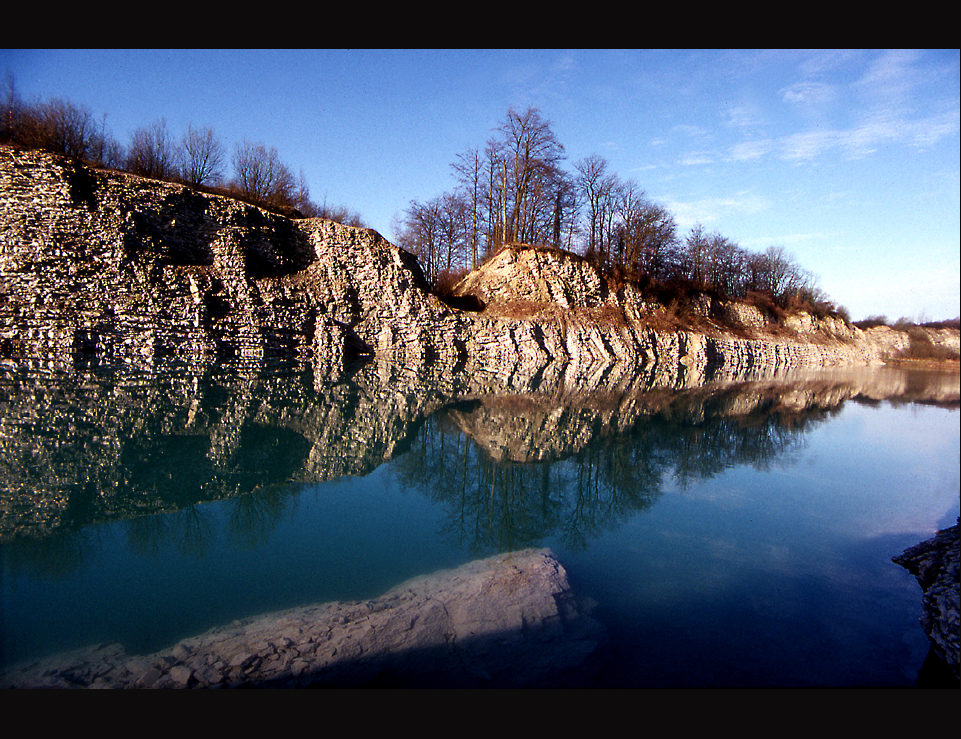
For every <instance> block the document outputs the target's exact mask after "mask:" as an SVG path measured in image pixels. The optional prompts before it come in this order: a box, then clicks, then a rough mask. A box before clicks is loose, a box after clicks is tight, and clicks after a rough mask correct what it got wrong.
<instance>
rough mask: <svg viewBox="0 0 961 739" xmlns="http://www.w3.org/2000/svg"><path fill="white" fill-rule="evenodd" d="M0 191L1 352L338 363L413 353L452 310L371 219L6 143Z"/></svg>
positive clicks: (57, 357)
mask: <svg viewBox="0 0 961 739" xmlns="http://www.w3.org/2000/svg"><path fill="white" fill-rule="evenodd" d="M0 198H2V199H0V210H2V213H3V216H2V219H0V280H2V282H0V355H6V356H10V357H28V358H39V359H44V360H52V361H66V362H71V361H76V359H77V358H78V357H84V358H87V359H89V358H91V357H93V358H96V360H97V361H99V362H104V363H123V362H134V363H144V362H146V363H152V362H154V361H157V360H160V359H163V358H167V357H182V358H189V359H191V360H197V359H204V358H215V357H249V358H262V357H269V356H298V357H303V358H310V359H312V360H316V361H318V362H320V363H321V364H323V365H325V366H333V367H336V366H341V365H343V363H344V362H345V361H349V360H350V359H351V358H353V357H356V356H359V355H365V354H371V353H373V352H374V351H376V352H378V353H380V354H383V355H392V356H409V355H411V354H413V355H415V356H417V357H423V356H425V355H426V354H428V353H429V352H430V350H431V348H432V347H433V344H434V338H433V337H436V336H444V335H445V332H444V330H443V329H444V328H445V327H446V325H447V324H448V323H451V316H450V312H449V311H446V310H444V308H443V306H442V305H441V304H440V303H439V302H438V301H437V300H436V299H435V298H433V296H431V295H430V294H429V293H428V292H427V291H426V290H425V289H424V287H423V277H422V275H421V273H420V270H419V268H418V266H417V264H416V261H415V260H414V259H413V258H412V257H411V255H410V254H408V253H406V252H404V251H403V250H401V249H398V248H397V247H395V246H393V245H391V244H389V243H387V242H386V241H385V240H384V239H383V238H382V237H381V236H380V235H379V234H377V233H375V232H372V231H368V230H364V229H354V228H348V227H345V226H341V225H338V224H335V223H332V222H327V221H319V220H310V221H292V220H290V219H287V218H284V217H281V216H277V215H273V214H270V213H267V212H265V211H263V210H261V209H259V208H255V207H253V206H250V205H246V204H244V203H240V202H237V201H234V200H231V199H229V198H223V197H218V196H213V195H201V194H199V193H196V192H194V191H191V190H189V189H187V188H184V187H181V186H178V185H173V184H168V183H162V182H156V181H153V180H146V179H142V178H138V177H133V176H130V175H124V174H117V173H108V172H101V171H94V170H90V169H87V168H85V167H83V166H81V165H79V164H76V163H74V162H72V161H70V160H66V159H63V158H59V157H54V156H50V155H47V154H42V153H36V152H21V151H16V150H12V149H10V148H8V147H0ZM439 322H440V323H441V324H443V325H438V323H439ZM445 322H446V323H445Z"/></svg>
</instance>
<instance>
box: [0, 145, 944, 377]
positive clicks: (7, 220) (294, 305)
mask: <svg viewBox="0 0 961 739" xmlns="http://www.w3.org/2000/svg"><path fill="white" fill-rule="evenodd" d="M456 291H457V295H458V297H459V298H461V299H462V300H461V305H465V304H470V305H473V306H474V307H475V308H479V307H481V306H483V310H479V311H477V310H458V309H455V308H452V307H451V306H450V305H447V304H445V303H442V302H441V301H440V300H438V299H437V298H436V297H435V296H434V295H432V294H431V293H430V291H429V290H428V289H427V285H426V281H425V279H424V276H423V274H422V272H421V269H420V266H419V264H418V262H417V260H416V259H415V257H414V256H413V255H412V254H410V253H409V252H407V251H405V250H403V249H400V248H398V247H397V246H394V245H393V244H391V243H389V242H388V241H387V240H386V239H384V238H383V237H382V236H381V235H380V234H378V233H376V232H374V231H371V230H368V229H358V228H351V227H348V226H342V225H340V224H336V223H332V222H330V221H324V220H321V219H293V220H292V219H289V218H285V217H283V216H280V215H276V214H273V213H268V212H266V211H264V210H261V209H259V208H256V207H254V206H251V205H248V204H246V203H242V202H239V201H236V200H232V199H230V198H226V197H221V196H217V195H209V194H203V193H199V192H196V191H193V190H191V189H189V188H186V187H183V186H181V185H177V184H172V183H165V182H158V181H154V180H148V179H144V178H140V177H135V176H132V175H128V174H123V173H117V172H108V171H100V170H93V169H90V168H87V167H85V166H83V165H81V164H79V163H77V162H74V161H72V160H70V159H67V158H64V157H58V156H54V155H50V154H45V153H41V152H28V151H19V150H15V149H12V148H10V147H7V146H0V358H2V357H7V358H11V359H16V360H17V361H39V362H54V363H57V362H60V363H90V362H97V363H101V364H105V363H106V364H116V363H128V364H139V365H146V366H154V365H156V364H157V363H160V362H163V361H167V360H169V359H170V358H171V357H173V358H180V359H183V360H185V361H191V362H196V361H211V360H215V359H216V360H220V359H224V358H243V359H263V358H270V357H289V358H300V359H308V360H310V361H311V362H313V363H314V364H315V365H316V366H318V367H322V368H324V369H325V370H326V371H330V372H336V371H340V370H342V369H343V368H344V366H345V365H346V364H349V363H350V362H351V361H352V360H353V359H355V358H357V357H377V358H378V359H385V360H390V361H395V362H397V363H400V364H404V365H411V364H430V363H434V364H439V365H441V366H443V367H445V368H447V369H449V370H463V371H466V372H487V373H490V374H493V375H496V376H500V377H513V376H516V375H518V374H520V375H525V374H526V375H528V376H535V375H545V376H551V375H554V376H556V375H558V374H560V373H563V374H565V375H566V376H568V377H573V378H575V381H578V382H581V381H585V380H589V379H590V378H591V377H593V376H594V375H596V374H597V373H598V372H605V371H607V369H606V368H607V367H608V366H609V365H610V364H612V363H617V364H619V365H622V366H623V369H624V371H635V370H637V369H639V368H644V369H646V370H647V371H650V372H654V373H657V374H659V375H661V376H663V377H664V378H675V379H676V378H681V381H682V382H697V381H702V380H704V379H710V377H711V376H712V374H713V373H714V372H716V371H718V370H719V369H721V370H724V371H729V370H731V371H738V372H750V371H756V370H758V369H777V370H780V369H786V368H801V367H822V366H834V365H840V364H852V363H853V364H864V363H868V362H872V361H877V360H878V359H879V357H881V356H883V355H884V354H885V353H890V352H893V351H897V350H898V349H899V348H903V346H901V345H902V344H906V342H907V339H906V337H905V335H904V334H903V333H902V332H895V333H894V334H889V333H885V332H880V331H875V332H873V333H870V334H869V333H868V332H862V331H859V330H858V329H855V328H854V327H852V326H850V325H849V324H847V323H846V322H844V321H842V320H840V319H834V318H825V319H816V318H815V317H813V316H807V315H802V316H794V317H793V318H792V323H791V324H790V325H789V326H786V327H784V331H782V332H781V333H780V334H779V335H774V334H771V333H764V332H763V331H758V330H756V329H761V328H763V327H764V326H766V325H767V323H768V320H767V318H765V317H764V316H763V315H760V314H759V313H758V312H757V311H756V310H755V311H752V310H750V309H748V308H743V309H741V308H737V307H734V306H731V305H713V303H712V301H711V299H707V298H705V301H702V302H704V303H705V305H703V306H700V308H698V310H700V311H701V313H703V315H702V318H703V319H704V321H703V324H704V327H705V328H704V331H702V332H692V331H690V330H682V329H676V328H670V325H671V324H670V322H668V323H667V324H664V322H663V320H661V319H659V318H658V316H660V315H661V314H663V312H664V310H665V307H664V306H658V305H656V304H651V303H650V302H649V301H647V300H646V299H645V298H644V297H643V296H642V295H641V294H640V292H639V291H638V289H637V288H636V287H634V286H632V285H630V284H626V285H621V286H618V287H616V288H615V287H612V286H611V285H610V284H609V283H608V281H607V280H605V279H604V278H602V276H601V275H600V274H599V273H598V271H597V270H596V269H595V268H594V267H593V266H592V265H591V264H590V263H589V262H587V261H585V260H583V259H581V258H580V257H577V256H576V255H574V254H570V253H567V252H561V251H558V250H552V249H545V248H533V247H524V246H518V247H510V248H507V249H505V250H503V251H502V252H501V253H500V254H498V255H496V256H495V257H494V258H492V259H491V260H490V261H488V262H487V263H485V264H484V265H483V266H482V267H481V268H479V269H478V270H477V271H475V272H474V273H472V274H471V275H469V276H468V277H467V278H466V279H465V280H464V282H463V283H462V284H461V285H459V286H458V287H457V289H456ZM714 302H716V301H714ZM715 314H718V315H722V314H724V315H728V316H729V317H730V318H732V319H733V323H734V324H735V325H737V326H740V327H741V328H742V329H743V330H742V331H740V333H738V334H737V335H735V334H733V333H731V332H730V331H728V330H725V329H723V328H721V327H720V325H717V324H714V323H713V322H712V321H711V317H712V316H714V315H715ZM651 319H657V320H655V321H653V323H652V322H651ZM652 325H663V326H666V327H662V328H658V329H657V330H655V329H654V328H652V327H651V326H652ZM956 336H957V332H956V331H955V332H954V334H953V335H952V337H954V338H953V340H954V342H955V345H956V344H957V339H956ZM949 338H950V337H949ZM932 339H933V340H936V343H937V342H940V341H941V340H942V337H941V336H940V334H938V335H934V334H932Z"/></svg>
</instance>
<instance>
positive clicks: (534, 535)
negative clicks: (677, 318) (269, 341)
mask: <svg viewBox="0 0 961 739" xmlns="http://www.w3.org/2000/svg"><path fill="white" fill-rule="evenodd" d="M0 406H2V411H3V413H2V419H3V420H2V427H0V431H2V434H0V439H2V442H0V443H2V447H0V464H2V467H0V495H2V506H3V507H2V526H0V553H2V554H0V559H2V567H3V571H2V581H0V598H2V600H0V615H2V620H0V629H2V633H0V648H2V649H0V661H2V663H4V664H10V663H14V662H18V661H20V660H23V659H28V658H33V657H36V656H40V655H43V654H46V653H51V652H57V651H61V650H66V649H73V648H77V647H81V646H85V645H88V644H91V643H95V642H101V641H117V642H120V643H122V644H123V645H124V647H125V648H126V649H127V651H128V652H130V653H134V654H139V653H144V652H149V651H156V650H160V649H162V648H164V647H165V646H168V645H171V644H173V643H175V642H176V641H177V640H178V639H181V638H183V637H185V636H189V635H191V634H195V633H199V632H201V631H204V630H206V629H209V628H212V627H214V626H217V625H220V624H224V623H227V622H230V621H231V620H233V619H237V618H242V617H247V616H250V615H254V614H259V613H265V612H269V611H275V610H279V609H283V608H289V607H293V606H297V605H302V604H307V603H320V602H327V601H333V600H350V599H365V598H374V597H377V596H378V595H380V594H382V593H384V592H385V591H387V590H388V589H390V588H391V587H393V586H395V585H397V584H398V583H401V582H403V581H405V580H407V579H409V578H412V577H415V576H418V575H421V574H425V573H430V572H434V571H436V570H439V569H444V568H449V567H455V566H457V565H460V564H463V563H466V562H469V561H471V560H474V559H480V558H483V557H486V556H489V555H491V554H496V553H504V552H510V551H516V550H520V549H525V548H528V547H548V548H550V549H551V550H552V551H553V552H554V553H555V554H556V555H557V557H558V559H559V560H560V562H561V563H562V564H563V566H564V567H565V568H566V569H567V571H568V575H569V577H570V581H571V585H572V587H573V590H574V591H575V593H576V594H577V595H578V596H579V597H580V598H582V599H584V601H585V602H590V603H593V604H594V610H593V615H594V617H595V618H596V619H598V620H599V621H600V622H601V623H602V624H603V625H604V626H605V628H606V629H607V631H608V633H609V636H610V639H609V641H608V644H607V645H606V646H605V647H603V648H602V649H601V650H600V651H599V652H598V653H597V654H596V655H595V656H594V657H593V658H592V660H591V662H590V664H589V666H588V667H587V668H585V674H584V683H585V684H587V685H598V686H624V687H656V686H680V687H703V686H769V685H784V686H807V685H813V686H848V685H861V686H864V685H868V686H874V685H878V686H898V685H905V686H907V685H914V684H916V682H917V680H918V674H919V671H920V669H921V667H922V665H923V663H924V660H925V658H926V656H927V652H928V646H927V640H926V637H925V636H924V634H923V633H922V631H921V628H920V625H919V624H918V617H919V616H920V610H921V591H920V588H919V586H918V585H917V582H916V580H915V579H914V578H913V577H912V576H911V575H909V574H908V573H907V572H906V571H905V570H904V569H903V568H901V567H899V566H897V565H895V564H893V563H892V562H891V557H893V556H895V555H897V554H899V553H900V552H901V551H902V550H903V549H904V548H906V547H908V546H911V545H912V544H915V543H917V542H918V541H920V540H922V539H925V538H928V537H929V536H931V535H932V534H933V533H934V532H935V530H936V529H937V528H943V527H946V526H949V525H951V524H953V523H955V520H956V518H957V516H958V499H959V480H958V478H959V475H958V469H959V456H958V448H959V439H958V436H959V433H958V431H959V415H958V376H957V374H956V373H954V374H950V373H947V374H945V373H935V372H926V373H917V372H907V371H902V370H894V369H889V368H876V369H870V370H867V369H860V370H851V371H834V372H828V371H822V372H818V373H806V374H804V375H798V374H795V375H791V376H786V377H767V378H759V379H758V380H757V381H751V382H749V381H723V382H715V383H711V384H707V385H696V386H691V387H684V386H677V387H665V386H653V385H650V384H649V383H645V382H643V378H640V380H638V381H637V382H636V383H635V384H633V385H629V386H627V387H625V386H624V385H623V384H620V385H618V386H616V387H605V386H594V387H592V388H590V389H589V391H583V392H577V391H573V390H570V389H565V388H558V387H549V386H534V385H523V384H521V385H520V386H518V384H517V383H515V384H514V385H513V386H511V384H510V383H509V382H508V383H500V384H496V383H494V384H488V385H485V384H484V383H483V382H481V381H480V380H479V379H478V378H473V379H471V378H450V377H447V376H445V375H443V374H442V373H441V374H427V375H424V374H418V373H416V372H408V371H400V370H397V369H396V368H394V369H390V368H384V367H364V368H359V369H358V370H357V371H356V372H355V373H353V374H350V375H348V376H346V377H336V378H327V377H323V376H318V375H315V374H314V372H313V371H312V369H311V368H310V367H308V366H303V365H296V364H282V365H277V366H271V367H268V368H257V369H256V370H254V369H250V368H243V367H231V366H223V367H213V368H204V369H202V370H199V369H198V370H191V371H184V370H183V368H177V369H176V371H173V370H172V371H170V372H164V371H155V372H137V371H133V370H116V369H104V370H98V369H95V368H94V369H90V368H87V369H81V370H69V371H67V370H64V371H62V372H54V371H46V370H45V371H39V370H24V369H7V370H5V371H4V374H3V376H2V378H0Z"/></svg>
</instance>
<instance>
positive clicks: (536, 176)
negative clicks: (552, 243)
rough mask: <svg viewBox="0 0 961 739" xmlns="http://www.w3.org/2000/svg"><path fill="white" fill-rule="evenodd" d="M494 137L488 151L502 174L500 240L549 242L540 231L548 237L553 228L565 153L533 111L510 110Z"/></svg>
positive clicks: (539, 116)
mask: <svg viewBox="0 0 961 739" xmlns="http://www.w3.org/2000/svg"><path fill="white" fill-rule="evenodd" d="M497 133H498V136H499V137H498V138H497V139H496V140H495V141H494V145H493V147H492V148H493V150H494V151H496V153H497V155H498V160H499V162H500V169H501V172H500V174H501V183H502V187H503V200H502V202H501V205H502V232H503V238H504V240H505V241H512V242H534V241H537V240H541V241H546V240H548V238H549V236H545V234H544V231H543V229H544V227H545V224H546V226H547V228H548V233H549V229H550V224H551V223H552V215H553V207H554V197H553V196H554V192H555V190H556V187H555V183H556V182H557V180H558V179H559V177H560V174H561V173H560V168H559V165H560V162H561V160H562V159H563V158H564V147H563V146H561V144H560V143H559V142H558V141H557V138H556V137H555V136H554V132H553V131H552V130H551V126H550V123H549V122H548V121H547V120H545V119H544V118H542V117H541V114H540V112H539V111H538V110H537V109H535V108H528V109H527V110H526V111H523V112H518V111H516V110H514V109H513V108H512V109H510V110H509V111H508V114H507V118H506V120H505V121H504V122H503V123H501V125H500V126H499V127H498V129H497ZM539 236H540V237H542V238H540V239H538V237H539Z"/></svg>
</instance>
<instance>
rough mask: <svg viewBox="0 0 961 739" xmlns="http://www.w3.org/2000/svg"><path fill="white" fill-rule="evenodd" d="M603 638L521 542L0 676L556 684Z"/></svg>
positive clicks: (124, 684)
mask: <svg viewBox="0 0 961 739" xmlns="http://www.w3.org/2000/svg"><path fill="white" fill-rule="evenodd" d="M602 638H603V634H602V632H601V630H600V628H599V626H598V624H597V623H596V622H595V621H594V620H593V619H591V617H590V616H589V615H587V614H586V613H585V612H584V611H583V610H582V609H581V606H580V605H579V604H578V603H577V601H576V600H575V598H574V596H573V594H572V592H571V590H570V586H569V584H568V581H567V574H566V572H565V571H564V568H563V567H562V566H561V565H560V563H559V562H558V561H557V560H556V559H555V558H554V557H553V555H552V554H551V553H550V552H548V551H546V550H527V551H523V552H514V553H512V554H509V555H500V556H497V557H493V558H490V559H486V560H480V561H477V562H471V563H469V564H467V565H464V566H463V567H460V568H458V569H456V570H449V571H443V572H438V573H434V574H432V575H427V576H424V577H419V578H416V579H414V580H411V581H409V582H406V583H404V584H402V585H400V586H398V587H397V588H395V589H393V590H391V591H390V592H388V593H386V594H385V595H383V596H382V597H380V598H376V599H374V600H370V601H351V602H335V603H326V604H321V605H313V606H305V607H301V608H296V609H292V610H288V611H282V612H279V613H271V614H266V615H264V616H260V617H257V618H253V619H246V620H243V621H237V622H234V623H232V624H229V625H227V626H225V627H222V628H218V629H214V630H212V631H209V632H207V633H205V634H202V635H200V636H197V637H193V638H189V639H184V640H183V641H181V642H180V643H178V644H176V645H173V646H171V647H170V648H169V649H166V650H164V651H162V652H158V653H156V654H149V655H128V654H127V653H126V652H125V651H124V650H123V648H122V647H120V646H119V645H116V644H107V645H98V646H95V647H92V648H90V649H88V650H83V651H80V652H72V653H69V654H64V655H59V656H57V657H53V658H49V659H46V660H43V661H42V662H34V663H29V664H25V665H21V666H19V667H17V668H15V669H12V670H9V671H8V672H7V673H6V674H5V675H3V676H0V686H2V687H12V688H232V687H276V688H282V687H284V688H286V687H326V686H330V687H501V688H510V687H532V686H563V685H564V679H565V674H566V673H567V672H568V671H570V670H572V669H574V668H578V667H581V666H582V665H583V663H584V661H585V660H586V659H587V658H588V657H589V656H590V655H591V654H592V653H593V652H594V650H595V649H596V648H597V646H598V644H599V643H600V640H601V639H602ZM581 679H583V678H581Z"/></svg>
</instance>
